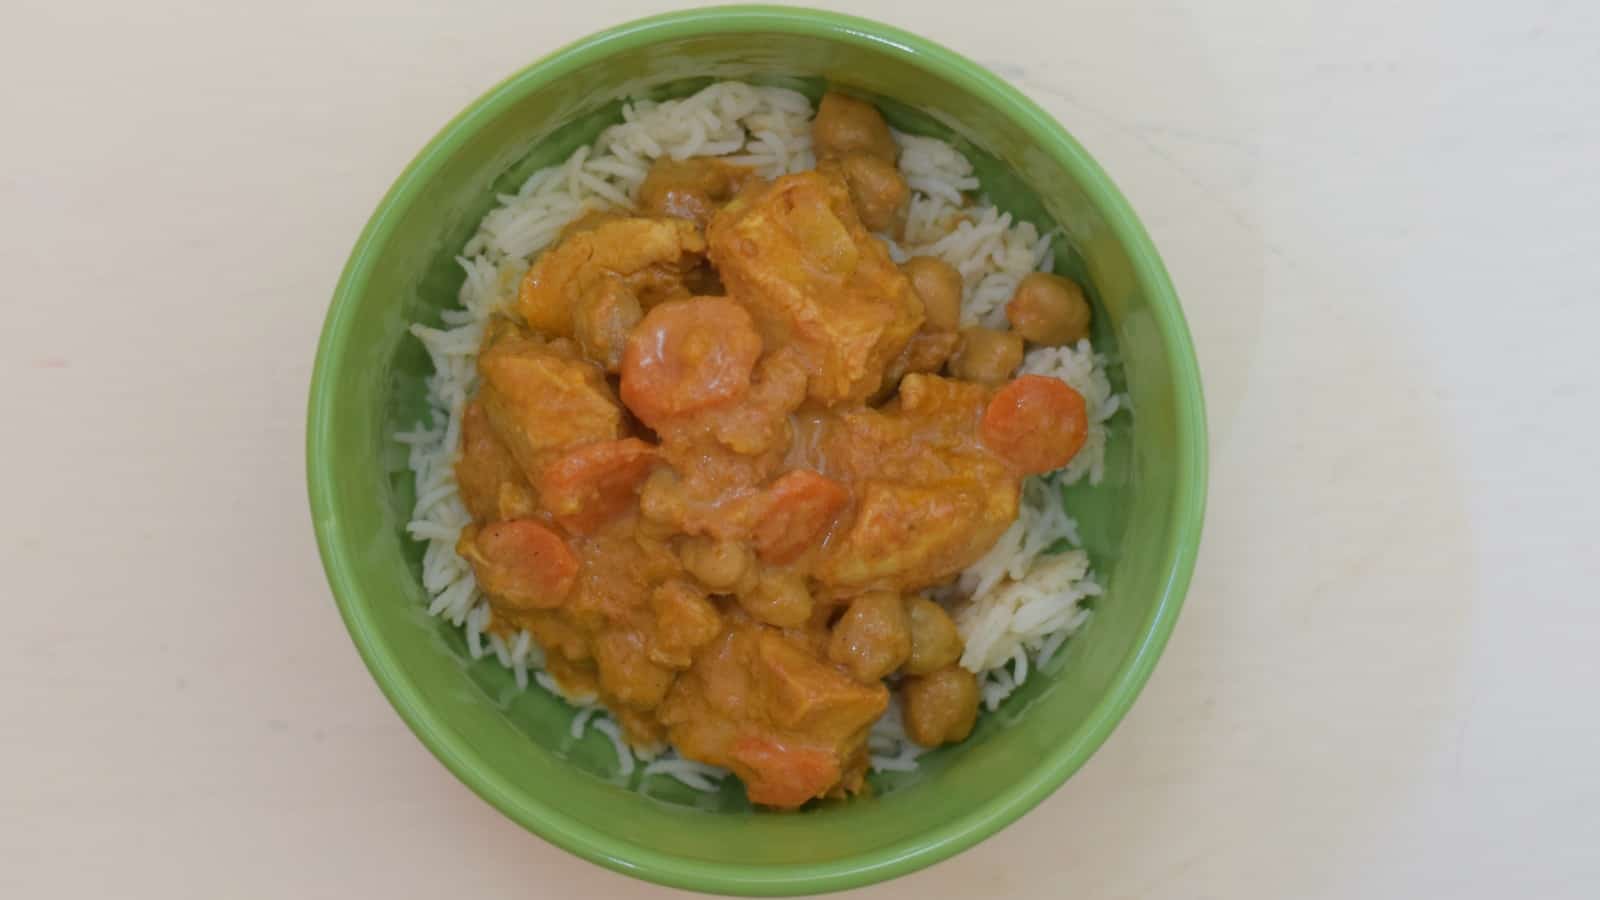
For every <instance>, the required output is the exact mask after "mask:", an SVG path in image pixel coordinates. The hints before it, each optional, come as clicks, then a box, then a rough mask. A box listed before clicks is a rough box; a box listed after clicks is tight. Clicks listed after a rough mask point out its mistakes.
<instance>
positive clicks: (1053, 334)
mask: <svg viewBox="0 0 1600 900" xmlns="http://www.w3.org/2000/svg"><path fill="white" fill-rule="evenodd" d="M1091 315H1092V314H1091V311H1090V309H1089V301H1088V300H1087V299H1085V298H1084V296H1083V288H1081V287H1079V286H1078V283H1077V282H1075V281H1072V280H1071V279H1067V278H1062V277H1061V276H1060V275H1051V274H1050V273H1048V272H1035V273H1033V274H1032V275H1029V276H1028V277H1026V278H1024V279H1022V283H1021V284H1018V285H1017V290H1016V293H1014V294H1012V295H1011V302H1010V303H1007V304H1006V319H1008V320H1009V321H1010V322H1011V328H1012V329H1013V330H1014V331H1016V333H1017V334H1020V335H1022V336H1023V337H1025V338H1027V339H1028V340H1030V341H1033V342H1034V343H1035V344H1050V345H1060V344H1076V343H1077V342H1078V341H1081V340H1083V339H1084V338H1086V337H1088V336H1089V322H1090V318H1091Z"/></svg>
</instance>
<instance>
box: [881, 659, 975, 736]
mask: <svg viewBox="0 0 1600 900" xmlns="http://www.w3.org/2000/svg"><path fill="white" fill-rule="evenodd" d="M900 702H901V703H902V704H903V705H904V711H905V722H906V734H907V735H909V736H910V738H911V739H912V740H913V741H916V742H917V743H919V744H921V745H922V746H924V747H937V746H939V745H940V744H954V743H956V742H958V741H964V740H966V739H967V735H969V734H971V733H972V726H973V725H974V724H975V723H976V722H977V721H978V679H977V677H976V676H975V675H973V674H972V673H971V672H968V671H967V670H966V669H963V668H961V667H960V666H946V667H944V668H943V669H940V670H939V671H937V672H931V673H929V674H927V675H918V676H914V677H912V678H907V679H906V680H905V683H904V684H902V685H901V686H900Z"/></svg>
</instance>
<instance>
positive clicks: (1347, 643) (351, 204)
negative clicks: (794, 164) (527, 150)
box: [0, 0, 1600, 900]
mask: <svg viewBox="0 0 1600 900" xmlns="http://www.w3.org/2000/svg"><path fill="white" fill-rule="evenodd" d="M828 5H833V6H836V7H838V8H845V7H846V6H848V7H849V8H850V9H851V10H852V11H855V12H858V13H860V14H863V15H868V16H873V17H877V18H882V19H887V20H892V21H895V22H897V23H898V24H900V25H903V26H904V27H907V28H910V29H912V30H915V31H918V32H921V33H923V34H926V35H928V36H930V37H932V38H934V39H935V40H938V41H941V42H943V43H945V44H948V45H949V46H951V47H953V48H955V49H957V50H959V51H961V52H963V53H966V54H968V55H970V56H972V57H973V58H975V59H977V60H979V61H982V62H985V63H987V64H989V65H990V66H992V67H993V68H994V69H995V70H996V71H998V72H999V73H1001V74H1002V75H1004V76H1006V77H1008V78H1010V79H1011V80H1012V81H1014V82H1015V83H1016V84H1018V85H1019V86H1020V87H1021V88H1022V89H1023V90H1024V91H1025V92H1026V93H1028V94H1029V95H1030V96H1032V97H1033V98H1035V99H1036V100H1038V101H1039V102H1040V103H1042V104H1044V105H1045V106H1046V107H1047V108H1048V109H1049V110H1050V111H1051V112H1052V113H1054V114H1055V115H1056V116H1058V117H1059V118H1060V119H1061V120H1062V121H1063V122H1064V123H1065V124H1066V125H1067V127H1068V128H1069V129H1071V130H1072V131H1073V132H1074V133H1075V134H1076V135H1077V136H1078V137H1079V138H1080V139H1081V140H1082V141H1083V143H1084V144H1086V145H1087V146H1088V148H1089V149H1090V151H1091V152H1093V153H1094V154H1095V155H1096V156H1097V157H1098V158H1099V160H1100V161H1101V162H1102V163H1103V164H1104V165H1105V166H1106V168H1107V169H1108V170H1109V171H1110V172H1111V173H1112V175H1113V176H1114V177H1115V179H1116V180H1117V182H1118V183H1119V184H1120V185H1121V187H1122V189H1123V190H1124V191H1125V192H1126V193H1127V195H1128V196H1129V198H1130V199H1131V200H1132V202H1133V205H1134V207H1135V208H1136V209H1138V210H1139V211H1140V213H1141V214H1142V216H1143V218H1144V221H1145V223H1146V225H1147V226H1148V227H1149V229H1150V231H1151V233H1152V234H1153V235H1154V237H1155V239H1156V242H1157V243H1158V245H1159V246H1160V248H1161V250H1162V252H1163V253H1164V255H1165V258H1166V261H1167V263H1168V265H1169V266H1170V268H1171V270H1172V274H1173V277H1174V279H1175V280H1176V283H1177V285H1178V288H1179V292H1180V294H1181V295H1182V297H1183V299H1184V304H1185V307H1186V309H1187V311H1188V314H1189V317H1190V322H1191V324H1192V326H1193V330H1194V334H1195V339H1196V342H1197V344H1198V347H1199V352H1200V357H1201V363H1202V366H1203V368H1204V371H1205V384H1206V392H1207V399H1208V401H1209V406H1210V423H1211V429H1212V431H1211V435H1212V439H1211V447H1212V468H1211V502H1210V514H1209V518H1208V522H1207V526H1206V536H1205V543H1204V548H1203V552H1202V554H1201V558H1200V564H1199V567H1198V570H1197V572H1196V575H1195V579H1194V586H1193V590H1192V591H1191V592H1190V594H1189V600H1188V605H1187V607H1186V609H1185V611H1184V614H1183V619H1182V621H1181V623H1180V625H1179V627H1178V629H1177V631H1176V633H1175V635H1174V637H1173V639H1172V642H1171V645H1170V646H1169V648H1168V650H1167V652H1166V656H1165V658H1164V659H1163V661H1162V662H1161V665H1160V666H1159V668H1158V669H1157V670H1156V672H1155V675H1154V677H1153V678H1152V679H1151V681H1150V684H1149V687H1148V688H1147V689H1146V691H1145V693H1144V695H1143V697H1142V698H1141V699H1140V701H1139V702H1138V704H1137V705H1136V706H1135V707H1134V709H1133V711H1132V712H1131V713H1130V714H1129V716H1128V717H1127V719H1126V721H1125V722H1124V723H1123V724H1122V726H1121V727H1120V728H1119V729H1118V730H1117V732H1116V733H1115V735H1113V736H1112V738H1111V739H1110V741H1109V742H1108V743H1107V744H1106V745H1105V747H1104V749H1103V750H1102V751H1101V752H1100V753H1099V754H1098V755H1097V756H1096V757H1095V758H1094V759H1093V760H1092V761H1091V762H1090V763H1089V764H1088V765H1087V766H1086V767H1085V768H1084V769H1083V770H1082V771H1081V772H1080V773H1079V774H1078V775H1077V776H1076V777H1074V778H1073V779H1072V780H1071V781H1070V782H1069V783H1068V784H1067V785H1066V786H1065V787H1064V788H1062V789H1061V790H1060V791H1059V792H1057V793H1056V794H1055V795H1054V796H1052V797H1051V798H1050V799H1049V800H1047V801H1046V802H1045V803H1044V804H1042V805H1041V806H1040V807H1039V808H1038V809H1037V810H1035V811H1034V812H1032V813H1030V814H1029V815H1027V816H1026V817H1024V818H1023V819H1022V820H1021V821H1019V822H1018V823H1017V824H1015V825H1013V826H1012V827H1010V828H1009V829H1007V830H1006V831H1004V832H1003V833H1002V834H1001V835H1000V836H999V837H997V838H995V839H993V840H990V841H988V842H986V843H984V844H982V845H980V846H979V847H977V848H976V849H973V850H971V851H969V852H967V853H964V854H962V855H960V856H959V857H957V858H956V859H954V860H952V861H950V862H946V863H943V864H941V865H938V866H936V867H934V868H933V869H931V870H927V871H924V872H921V873H918V874H916V875H912V876H909V877H907V878H904V879H901V880H899V881H897V882H894V883H891V884H890V885H887V886H882V887H879V888H875V889H871V890H868V891H862V892H860V893H861V895H863V896H868V895H870V896H873V897H878V898H891V897H903V898H912V897H915V898H919V900H920V898H928V897H952V898H973V897H985V898H988V897H1003V896H1029V895H1046V894H1054V895H1056V896H1072V897H1082V898H1095V897H1106V898H1230V900H1232V898H1286V897H1319V898H1320V897H1363V898H1365V897H1385V898H1388V897H1393V898H1422V897H1483V898H1497V900H1498V898H1504V897H1573V898H1577V897H1595V896H1600V846H1597V844H1600V776H1597V774H1596V773H1597V770H1600V727H1597V708H1600V696H1597V688H1600V667H1597V664H1596V661H1595V660H1596V658H1597V656H1600V590H1597V588H1596V581H1597V580H1600V552H1597V550H1596V548H1595V546H1594V544H1595V540H1596V534H1597V532H1600V497H1597V490H1596V488H1597V484H1600V477H1597V475H1596V472H1595V461H1596V457H1597V454H1596V450H1595V445H1596V442H1597V439H1600V428H1597V426H1596V420H1597V418H1600V392H1597V390H1596V387H1595V380H1596V375H1597V374H1600V363H1597V352H1596V349H1595V348H1596V341H1597V336H1600V299H1597V298H1596V284H1597V283H1600V225H1597V223H1600V192H1597V187H1596V184H1597V178H1596V176H1597V173H1600V169H1597V163H1600V51H1597V49H1596V48H1597V46H1600V19H1597V13H1596V7H1595V5H1594V4H1592V3H1587V2H1582V0H1573V2H1536V3H1528V4H1508V3H1492V2H1481V3H1467V2H1459V3H1444V2H1423V0H1418V2H1413V3H1398V4H1397V3H1391V2H1379V0H1352V2H1347V3H1340V4H1309V3H1307V4H1301V3H1280V2H1276V0H1251V2H1245V0H1231V2H1213V3H1199V2H1195V3H1192V4H1185V3H1181V2H1176V0H1149V2H1140V3H1124V2H1120V0H1086V2H1074V3H1055V2H1048V3H1047V2H1043V0H1040V2H1037V3H1033V4H1026V3H1016V2H1003V0H985V2H983V3H979V4H971V3H957V2H954V0H924V2H922V3H920V4H912V5H910V6H909V7H904V5H902V6H903V7H904V8H902V9H900V10H899V11H896V10H895V9H894V5H893V4H890V3H887V2H859V3H854V4H828ZM223 6H225V4H202V3H170V2H165V0H162V2H156V0H146V2H140V3H110V2H87V0H83V2H62V0H46V2H26V0H24V2H22V3H21V4H20V6H18V5H16V4H15V3H13V4H8V5H7V7H6V13H5V14H4V17H3V18H4V25H3V26H0V123H3V125H0V228H3V232H0V238H3V239H0V269H3V270H4V272H5V273H6V276H5V281H6V289H5V291H4V293H3V294H0V303H3V304H4V319H3V323H4V324H3V326H0V374H3V380H4V383H5V384H7V385H9V387H8V389H7V390H5V391H3V392H0V413H3V421H5V422H8V423H10V426H9V428H8V430H7V433H6V438H5V440H4V447H5V449H4V450H3V451H0V452H3V460H4V463H5V467H4V468H5V470H6V472H7V473H8V474H7V477H6V486H7V487H6V490H5V495H6V496H7V497H8V498H9V500H10V503H9V515H6V516H4V517H3V518H0V558H3V559H4V561H5V565H4V571H5V572H6V578H5V579H4V589H3V595H4V598H5V607H6V609H5V617H4V620H3V621H4V624H3V626H0V764H3V765H0V772H3V773H4V774H0V896H5V897H16V898H32V897H137V898H146V897H148V898H163V900H170V898H180V897H195V898H216V897H249V898H254V897H260V898H277V897H296V898H307V897H331V898H347V897H360V896H389V897H469V896H470V897H499V896H507V897H509V896H517V897H526V896H533V897H563V898H567V897H621V898H628V897H646V896H661V895H663V894H665V893H668V892H666V891H664V890H662V889H658V888H655V887H652V886H649V885H645V884H642V883H637V882H633V881H631V880H628V879H625V878H623V877H621V876H617V875H613V874H611V873H609V872H606V871H603V870H601V869H599V868H596V867H594V866H591V865H589V864H587V863H584V862H581V861H579V860H577V859H575V858H572V857H569V856H567V855H566V854H564V853H563V852H561V851H558V850H556V849H554V848H552V847H550V846H548V845H546V844H544V843H542V842H540V841H539V840H537V839H535V838H533V837H531V836H530V835H528V834H526V833H525V832H523V831H522V830H521V829H520V828H518V827H517V826H515V825H513V824H512V823H511V822H509V821H508V820H506V819H504V818H502V817H501V816H500V815H499V814H498V813H496V812H495V811H494V810H493V809H491V808H490V807H489V806H487V805H486V804H484V803H483V802H481V801H480V800H478V799H477V798H476V797H474V796H473V795H472V794H471V793H470V792H469V791H468V790H467V789H466V788H465V787H463V786H462V785H460V784H459V783H457V782H456V780H455V779H454V778H453V777H452V776H451V775H450V774H449V773H448V772H447V771H446V770H445V769H444V768H443V767H442V766H441V765H439V764H438V763H437V762H435V761H434V759H433V758H432V757H431V756H430V755H429V754H428V753H427V751H426V750H425V749H424V748H423V747H422V745H421V744H419V743H418V742H417V741H416V740H415V739H413V738H412V737H411V735H410V734H409V733H408V732H407V730H406V729H405V727H404V726H403V725H402V724H401V721H400V719H399V718H398V717H397V716H396V715H395V714H394V712H393V711H392V710H391V709H390V707H389V706H388V704H387V703H386V702H385V701H384V699H383V697H382V696H381V695H380V694H379V692H378V690H377V688H376V687H375V686H374V684H373V682H372V680H371V679H370V678H369V677H368V675H367V673H366V671H365V670H364V669H363V668H362V666H361V663H360V661H359V660H358V659H357V657H356V654H355V653H354V651H353V650H352V648H351V646H350V642H349V639H348V638H347V637H346V635H345V632H344V629H343V628H342V627H341V625H340V623H339V619H338V616H337V615H336V613H335V611H334V607H333V604H332V602H331V600H330V598H329V594H328V591H327V588H326V586H325V584H324V582H323V578H322V572H321V569H320V567H319V565H318V562H317V557H316V551H315V547H314V544H313V540H312V535H311V527H310V521H309V516H308V513H307V509H306V502H305V493H304V487H303V484H304V481H303V475H304V471H303V461H302V436H303V421H304V413H305V398H306V386H307V382H308V379H309V375H310V367H311V358H312V348H313V344H314V342H315V339H316V336H317V333H318V329H319V328H320V326H321V322H322V316H323V312H324V309H325V305H326V303H327V299H328V296H329V293H330V291H331V290H332V287H333V284H334V281H335V279H336V278H337V276H338V273H339V269H340V266H341V264H342V263H343V261H344V258H345V255H346V253H347V252H348V251H349V249H350V247H351V244H352V242H353V240H354V238H355V236H356V234H357V232H358V231H359V229H360V227H361V225H362V223H363V222H364V221H365V219H366V217H367V215H368V214H369V213H370V212H371V210H372V208H373V206H374V205H375V204H376V202H377V201H378V198H379V197H380V196H381V195H382V193H383V191H384V190H385V188H386V187H387V186H388V184H389V182H390V181H391V179H393V178H394V176H395V175H396V174H398V172H399V171H400V169H401V168H402V167H403V166H404V165H405V163H406V162H407V161H408V160H409V159H410V157H411V156H412V155H413V154H414V153H415V152H416V151H417V150H418V149H419V148H420V147H421V146H422V144H423V143H424V142H425V141H426V140H427V139H428V138H429V137H430V136H431V135H432V134H433V132H434V131H435V129H437V128H438V127H439V126H440V125H441V124H442V123H443V122H444V121H445V120H447V119H448V118H449V117H450V116H451V115H453V114H454V113H455V112H456V111H457V110H459V109H460V108H461V107H462V106H464V105H465V104H466V103H468V102H469V101H471V100H472V99H473V98H474V97H476V96H477V95H478V94H479V93H480V92H481V91H483V90H484V89H486V88H487V87H488V86H489V85H491V84H493V83H494V82H496V81H498V80H499V79H500V78H501V77H503V76H504V75H506V74H507V73H509V72H511V71H512V70H514V69H515V68H517V67H519V66H521V65H523V64H524V63H526V62H528V61H530V60H532V59H534V58H536V57H538V56H540V55H541V54H543V53H545V52H546V51H549V50H551V49H553V48H555V47H556V46H558V45H560V44H564V43H566V42H568V41H570V40H573V39H576V38H578V37H580V36H582V35H584V34H587V33H589V32H591V31H593V30H595V29H598V28H601V27H604V26H607V25H611V24H615V23H618V22H621V21H623V20H626V19H628V18H632V17H634V16H637V15H642V14H645V13H649V12H654V11H659V10H662V9H665V8H667V6H666V5H665V4H661V3H655V2H633V3H616V2H602V0H588V2H582V3H561V4H542V3H527V2H524V3H507V2H504V0H471V2H460V3H454V4H443V3H441V4H438V5H437V8H430V7H428V6H424V5H420V4H418V5H413V4H409V3H399V2H395V0H382V2H378V0H364V2H350V0H314V2H305V0H284V2H276V3H271V4H268V3H260V4H256V5H255V6H254V8H240V9H223V8H221V7H223ZM447 7H448V8H447ZM974 10H977V13H976V14H975V13H974Z"/></svg>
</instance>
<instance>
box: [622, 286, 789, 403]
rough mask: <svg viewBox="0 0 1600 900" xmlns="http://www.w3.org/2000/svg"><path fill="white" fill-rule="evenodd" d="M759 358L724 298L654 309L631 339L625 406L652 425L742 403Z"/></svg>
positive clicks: (754, 339)
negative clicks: (725, 405) (741, 399)
mask: <svg viewBox="0 0 1600 900" xmlns="http://www.w3.org/2000/svg"><path fill="white" fill-rule="evenodd" d="M760 356H761V336H760V335H759V334H757V333H756V328H755V323H754V322H753V321H752V320H751V318H750V314H749V313H748V312H746V311H745V309H744V307H742V306H740V305H739V304H737V303H735V302H733V301H732V300H729V299H727V298H726V297H695V298H691V299H689V300H671V301H668V302H666V303H661V304H658V305H656V307H655V308H653V309H651V310H650V312H648V313H646V314H645V317H644V320H643V321H641V322H640V323H639V324H638V326H637V327H635V328H634V329H633V332H632V333H631V334H630V335H628V344H627V347H626V348H625V349H624V350H623V353H622V402H623V403H626V404H627V405H628V408H629V409H631V410H633V413H634V415H636V416H638V417H639V418H640V420H641V421H643V422H644V423H645V424H647V425H650V426H652V427H656V426H659V425H660V424H661V423H663V422H665V421H667V420H670V419H675V418H678V417H680V416H685V415H688V414H690V413H695V412H699V411H700V410H702V409H707V408H710V407H713V406H718V405H721V404H724V403H728V402H731V401H734V400H737V399H739V398H740V397H743V396H744V395H745V393H746V392H747V391H748V390H749V389H750V373H751V370H753V369H754V368H755V365H756V359H757V358H758V357H760Z"/></svg>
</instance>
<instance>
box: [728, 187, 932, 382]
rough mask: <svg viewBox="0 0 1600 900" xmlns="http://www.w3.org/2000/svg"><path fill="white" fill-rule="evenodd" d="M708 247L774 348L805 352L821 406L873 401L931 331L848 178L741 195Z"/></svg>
mask: <svg viewBox="0 0 1600 900" xmlns="http://www.w3.org/2000/svg"><path fill="white" fill-rule="evenodd" d="M707 242H708V244H709V246H710V254H711V259H712V261H713V262H714V263H715V264H716V266H717V269H718V271H719V272H721V274H722V279H723V281H724V282H725V283H726V284H727V286H728V289H729V293H730V296H731V297H733V298H735V299H737V300H738V301H739V302H740V303H743V304H744V305H745V306H746V307H747V308H748V309H749V310H750V314H751V316H752V317H753V318H754V319H755V322H756V325H757V327H758V328H759V330H760V332H761V335H762V337H763V339H764V342H765V344H766V346H768V347H785V346H787V347H791V348H793V349H795V350H796V351H797V353H798V357H799V360H800V362H801V365H802V366H803V367H804V369H805V371H806V374H807V376H808V379H807V396H808V397H809V398H810V399H811V400H813V401H815V402H816V403H818V404H821V405H824V406H828V405H837V404H841V403H846V402H850V401H859V400H863V399H865V398H867V397H869V396H871V395H872V394H873V393H874V392H875V391H877V390H878V388H879V386H880V384H881V383H882V381H883V377H884V371H885V370H886V369H887V367H888V366H889V364H890V363H891V362H892V361H893V360H894V359H895V358H896V357H897V356H899V354H900V352H901V351H902V350H904V349H905V346H906V342H907V341H909V340H910V338H911V336H912V335H913V334H915V333H916V332H917V329H918V328H919V327H920V326H921V324H922V301H921V300H920V299H919V298H918V297H917V295H916V293H915V292H914V291H913V290H912V289H911V283H910V282H909V281H908V280H907V279H906V277H905V275H904V274H902V273H901V272H900V270H899V269H898V268H896V267H895V265H894V263H893V262H892V261H891V260H890V259H889V253H888V250H887V249H886V248H885V247H884V245H883V242H881V241H879V240H877V239H875V238H873V237H872V236H871V235H870V234H868V233H867V230H866V229H865V228H864V227H862V224H861V220H860V218H859V217H858V216H857V214H856V211H855V208H854V206H853V205H852V203H851V200H850V195H849V192H848V190H847V188H846V186H845V183H844V181H843V180H842V179H841V178H839V177H838V176H830V175H826V174H822V173H818V172H801V173H798V174H794V175H786V176H784V177H782V178H779V179H777V180H776V181H774V182H772V183H771V184H768V185H766V186H764V187H762V188H760V189H756V190H752V191H748V192H746V193H744V194H741V195H740V196H739V197H737V198H735V199H734V200H733V202H731V203H729V204H728V205H727V206H726V207H725V208H723V210H722V211H721V212H720V213H718V214H717V215H716V216H715V217H714V218H713V219H712V220H711V225H710V227H709V229H708V230H707Z"/></svg>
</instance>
